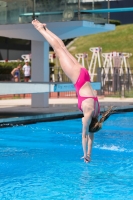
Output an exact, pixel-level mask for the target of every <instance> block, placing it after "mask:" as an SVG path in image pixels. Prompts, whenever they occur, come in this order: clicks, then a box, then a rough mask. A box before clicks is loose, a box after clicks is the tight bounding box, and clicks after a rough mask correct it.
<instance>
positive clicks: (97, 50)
mask: <svg viewBox="0 0 133 200" xmlns="http://www.w3.org/2000/svg"><path fill="white" fill-rule="evenodd" d="M90 51H91V52H92V58H91V61H90V64H89V66H88V71H89V74H90V75H91V81H92V82H93V80H94V76H95V75H96V73H95V70H96V67H101V58H100V54H101V52H102V48H101V47H91V48H90Z"/></svg>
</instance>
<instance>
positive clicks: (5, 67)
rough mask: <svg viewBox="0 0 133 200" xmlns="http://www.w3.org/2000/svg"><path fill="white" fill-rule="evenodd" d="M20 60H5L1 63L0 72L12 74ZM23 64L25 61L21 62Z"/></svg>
mask: <svg viewBox="0 0 133 200" xmlns="http://www.w3.org/2000/svg"><path fill="white" fill-rule="evenodd" d="M18 64H20V62H5V63H0V74H11V71H12V70H13V69H14V68H15V67H17V66H18ZM21 65H22V66H23V65H24V62H21Z"/></svg>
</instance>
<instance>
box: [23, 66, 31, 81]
mask: <svg viewBox="0 0 133 200" xmlns="http://www.w3.org/2000/svg"><path fill="white" fill-rule="evenodd" d="M22 70H23V73H24V82H29V80H30V78H31V69H30V65H29V62H25V65H24V66H23V68H22Z"/></svg>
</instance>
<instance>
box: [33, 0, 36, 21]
mask: <svg viewBox="0 0 133 200" xmlns="http://www.w3.org/2000/svg"><path fill="white" fill-rule="evenodd" d="M35 5H36V0H33V16H32V18H33V20H34V19H35V18H36V16H35Z"/></svg>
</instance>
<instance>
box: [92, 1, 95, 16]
mask: <svg viewBox="0 0 133 200" xmlns="http://www.w3.org/2000/svg"><path fill="white" fill-rule="evenodd" d="M94 9H95V0H93V1H92V10H94ZM92 17H93V18H94V13H93V14H92Z"/></svg>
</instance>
